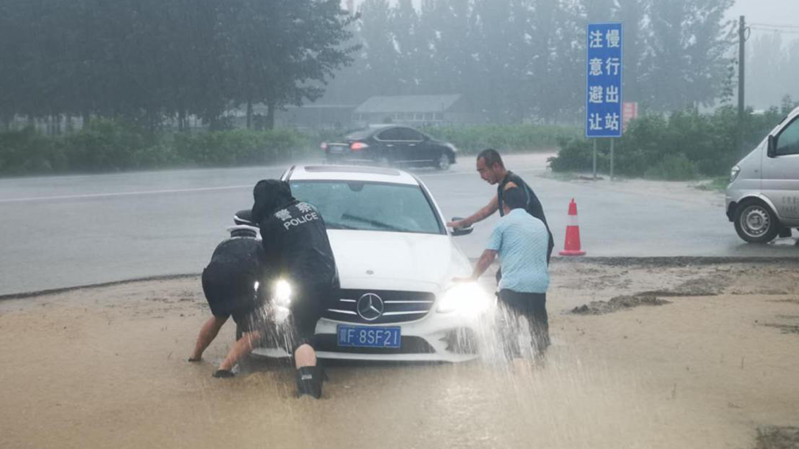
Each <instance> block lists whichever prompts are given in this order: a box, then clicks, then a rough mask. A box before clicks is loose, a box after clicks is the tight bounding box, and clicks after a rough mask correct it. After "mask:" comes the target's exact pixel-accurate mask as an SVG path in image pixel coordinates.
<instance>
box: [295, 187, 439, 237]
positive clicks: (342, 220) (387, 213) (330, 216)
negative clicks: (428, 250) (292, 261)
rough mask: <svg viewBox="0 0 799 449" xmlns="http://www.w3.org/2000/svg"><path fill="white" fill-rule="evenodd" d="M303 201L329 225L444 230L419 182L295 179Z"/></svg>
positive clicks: (359, 227)
mask: <svg viewBox="0 0 799 449" xmlns="http://www.w3.org/2000/svg"><path fill="white" fill-rule="evenodd" d="M291 190H292V193H293V194H294V197H295V198H297V199H298V200H300V201H305V202H307V203H310V204H312V205H313V206H314V207H316V208H317V210H319V212H320V213H321V214H322V218H324V220H325V224H326V225H327V227H328V228H329V229H354V230H361V231H389V232H413V233H422V234H444V233H445V232H444V228H443V226H442V225H441V222H440V220H439V219H438V217H437V215H436V213H435V210H434V209H433V206H432V204H431V203H430V201H428V199H427V197H426V196H425V194H424V192H423V191H422V189H421V188H420V187H419V186H409V185H400V184H388V183H376V182H360V181H293V182H292V183H291Z"/></svg>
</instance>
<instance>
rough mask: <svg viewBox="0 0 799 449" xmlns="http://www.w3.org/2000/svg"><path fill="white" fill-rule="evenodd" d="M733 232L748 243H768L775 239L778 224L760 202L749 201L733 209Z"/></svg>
mask: <svg viewBox="0 0 799 449" xmlns="http://www.w3.org/2000/svg"><path fill="white" fill-rule="evenodd" d="M734 223H735V231H736V232H737V233H738V236H739V237H741V238H742V239H744V240H745V241H747V242H749V243H768V242H770V241H772V240H774V238H775V237H777V233H778V232H779V222H778V221H777V217H776V216H775V215H774V212H772V211H771V209H770V208H769V207H768V206H766V205H765V203H763V202H762V201H757V200H749V201H745V202H743V203H741V204H740V205H739V206H738V207H737V208H736V209H735V222H734Z"/></svg>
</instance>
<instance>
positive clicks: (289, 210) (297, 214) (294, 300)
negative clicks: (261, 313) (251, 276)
mask: <svg viewBox="0 0 799 449" xmlns="http://www.w3.org/2000/svg"><path fill="white" fill-rule="evenodd" d="M253 196H254V197H255V204H254V205H253V208H252V220H253V221H254V222H256V223H258V225H259V227H260V229H261V238H262V243H263V247H264V253H265V256H266V262H267V266H268V267H269V271H270V274H272V281H271V282H273V283H274V282H284V283H287V285H288V286H290V289H291V295H290V296H291V298H290V300H291V302H290V306H289V309H290V310H291V314H290V316H289V328H290V329H292V334H293V335H290V338H289V340H290V341H289V343H290V344H289V345H288V346H289V347H288V348H287V349H288V350H289V351H290V353H293V355H294V363H295V366H296V368H297V393H298V395H300V396H301V395H303V394H309V395H311V396H313V397H316V398H319V397H320V396H321V395H322V378H323V377H324V373H323V372H322V371H321V370H320V368H319V367H318V366H317V361H316V351H315V350H314V333H315V330H316V322H317V321H318V320H319V318H321V316H322V312H323V311H324V309H325V305H326V302H327V299H328V298H329V297H330V296H331V294H333V292H335V291H336V290H338V288H339V281H338V272H337V271H336V261H335V258H334V257H333V250H332V249H331V247H330V241H329V240H328V238H327V229H326V227H325V222H324V220H322V216H321V215H320V214H319V212H318V211H317V210H316V209H315V208H314V207H313V206H311V205H310V204H308V203H302V202H298V201H297V200H296V199H294V197H292V195H291V189H290V187H289V185H288V183H286V182H283V181H278V180H274V179H269V180H263V181H259V182H258V184H256V186H255V189H254V190H253ZM284 285H285V284H284Z"/></svg>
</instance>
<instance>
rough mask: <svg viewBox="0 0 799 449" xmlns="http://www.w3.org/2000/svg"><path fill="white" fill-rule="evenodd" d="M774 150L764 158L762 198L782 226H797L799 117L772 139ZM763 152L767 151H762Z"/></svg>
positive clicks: (798, 221) (796, 116) (798, 217)
mask: <svg viewBox="0 0 799 449" xmlns="http://www.w3.org/2000/svg"><path fill="white" fill-rule="evenodd" d="M774 141H775V142H774V151H773V154H772V155H771V156H769V155H766V156H764V159H763V183H762V185H763V192H762V193H763V195H764V196H766V197H767V198H768V199H769V200H771V202H772V204H774V207H775V208H776V209H777V210H776V212H777V215H778V216H779V217H780V219H781V220H782V221H783V224H787V225H789V226H797V225H799V115H795V116H794V117H793V119H792V120H790V121H789V122H788V124H787V125H785V126H784V127H783V128H782V129H780V130H779V131H778V133H777V134H776V135H775V137H774ZM764 153H766V152H764Z"/></svg>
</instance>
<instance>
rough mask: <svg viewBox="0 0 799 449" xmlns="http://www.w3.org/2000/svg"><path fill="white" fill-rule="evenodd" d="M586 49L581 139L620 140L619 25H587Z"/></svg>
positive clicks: (620, 50)
mask: <svg viewBox="0 0 799 449" xmlns="http://www.w3.org/2000/svg"><path fill="white" fill-rule="evenodd" d="M587 49H588V57H587V61H586V62H587V71H586V100H585V110H586V114H585V136H586V137H621V129H622V112H621V105H622V100H621V69H622V33H621V24H620V23H590V24H588V45H587Z"/></svg>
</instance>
